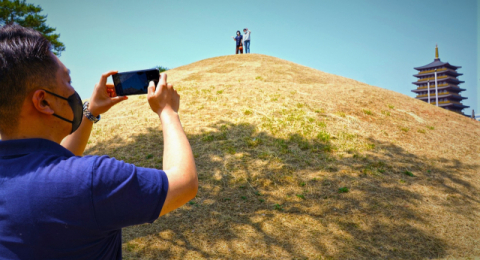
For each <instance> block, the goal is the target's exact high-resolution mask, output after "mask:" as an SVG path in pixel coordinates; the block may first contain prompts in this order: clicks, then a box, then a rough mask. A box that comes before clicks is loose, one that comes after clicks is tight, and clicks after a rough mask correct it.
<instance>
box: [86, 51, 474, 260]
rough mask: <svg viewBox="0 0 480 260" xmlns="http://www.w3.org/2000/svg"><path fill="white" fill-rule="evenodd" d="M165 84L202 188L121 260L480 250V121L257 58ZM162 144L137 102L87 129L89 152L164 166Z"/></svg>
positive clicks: (132, 235)
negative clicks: (176, 104)
mask: <svg viewBox="0 0 480 260" xmlns="http://www.w3.org/2000/svg"><path fill="white" fill-rule="evenodd" d="M168 81H169V82H170V83H172V84H174V86H175V87H176V88H177V89H178V92H179V93H180V95H181V106H180V116H181V119H182V123H183V126H184V128H185V131H186V133H187V135H188V138H189V140H190V143H191V145H192V148H193V152H194V155H195V158H196V163H197V169H198V173H199V179H200V188H199V192H198V196H197V197H196V198H195V199H194V200H192V201H191V202H190V203H188V204H187V205H186V206H183V207H182V208H180V209H178V210H176V211H174V212H172V213H170V214H168V215H166V216H164V217H162V218H160V219H159V220H157V221H156V222H155V223H154V224H151V225H150V224H146V225H141V226H136V227H130V228H127V229H125V230H124V233H123V242H124V244H123V249H124V258H126V259H138V258H139V259H268V258H275V259H307V258H308V259H376V258H378V259H380V258H382V259H384V258H388V259H423V258H449V257H467V256H474V255H476V256H478V255H480V246H479V242H480V199H479V195H480V192H479V191H480V181H479V154H480V149H479V147H480V141H479V137H480V129H479V123H478V122H476V121H472V120H470V119H468V118H466V117H464V116H461V115H458V114H455V113H453V112H450V111H447V110H444V109H441V108H437V107H435V106H433V105H429V104H427V103H425V102H422V101H419V100H416V99H413V98H411V97H408V96H405V95H402V94H399V93H396V92H393V91H389V90H386V89H382V88H378V87H374V86H370V85H367V84H364V83H361V82H358V81H355V80H352V79H348V78H344V77H340V76H336V75H332V74H328V73H324V72H321V71H318V70H315V69H311V68H308V67H304V66H301V65H298V64H295V63H292V62H288V61H285V60H281V59H278V58H274V57H269V56H265V55H258V54H249V55H230V56H223V57H216V58H211V59H206V60H202V61H199V62H196V63H193V64H190V65H187V66H183V67H179V68H176V69H173V70H170V71H168ZM383 87H388V86H383ZM406 87H409V86H406ZM162 143H163V140H162V134H161V125H160V122H159V120H158V118H157V116H156V115H155V114H154V113H153V112H151V111H150V109H149V107H148V104H147V100H146V96H137V97H131V98H130V99H129V100H128V101H126V102H124V103H121V105H119V106H117V107H115V108H113V109H112V110H111V111H109V112H108V113H107V114H105V115H104V116H103V120H102V122H101V123H99V124H97V125H95V128H94V130H93V132H92V138H91V139H90V142H89V145H88V147H87V151H86V154H98V155H102V154H108V155H110V156H112V157H115V158H117V159H120V160H124V161H126V162H129V163H134V164H136V165H139V166H145V167H158V168H161V167H162V150H163V147H162Z"/></svg>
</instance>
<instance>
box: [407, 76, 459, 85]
mask: <svg viewBox="0 0 480 260" xmlns="http://www.w3.org/2000/svg"><path fill="white" fill-rule="evenodd" d="M444 81H450V82H453V83H455V84H456V85H458V84H462V83H465V81H461V80H458V79H456V78H443V79H437V82H444ZM425 83H427V81H426V80H425V81H415V82H412V84H415V85H420V84H425ZM432 83H433V84H435V80H430V84H432ZM434 87H435V85H434Z"/></svg>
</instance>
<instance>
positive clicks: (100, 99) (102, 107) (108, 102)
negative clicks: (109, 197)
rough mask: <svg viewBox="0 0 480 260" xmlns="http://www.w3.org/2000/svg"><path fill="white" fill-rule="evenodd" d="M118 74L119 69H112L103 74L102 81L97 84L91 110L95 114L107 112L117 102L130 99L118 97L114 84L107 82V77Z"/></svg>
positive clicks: (90, 106) (90, 105)
mask: <svg viewBox="0 0 480 260" xmlns="http://www.w3.org/2000/svg"><path fill="white" fill-rule="evenodd" d="M115 74H117V71H115V70H111V71H109V72H106V73H104V74H102V76H101V77H100V81H99V82H98V83H97V84H95V89H94V90H93V93H92V96H91V97H90V104H89V108H88V109H89V111H90V113H92V115H94V116H98V115H100V114H103V113H105V112H107V111H108V110H109V109H110V108H111V107H113V106H114V105H116V104H117V103H119V102H121V101H124V100H126V99H128V97H126V96H124V97H117V96H116V94H115V93H114V91H113V90H114V85H113V84H111V83H107V78H108V77H109V76H111V75H115Z"/></svg>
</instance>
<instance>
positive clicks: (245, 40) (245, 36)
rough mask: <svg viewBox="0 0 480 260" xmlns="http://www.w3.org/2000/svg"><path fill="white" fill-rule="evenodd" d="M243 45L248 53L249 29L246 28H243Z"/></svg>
mask: <svg viewBox="0 0 480 260" xmlns="http://www.w3.org/2000/svg"><path fill="white" fill-rule="evenodd" d="M243 33H244V35H243V45H245V46H244V47H245V53H250V30H248V28H245V29H243Z"/></svg>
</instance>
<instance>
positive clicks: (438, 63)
mask: <svg viewBox="0 0 480 260" xmlns="http://www.w3.org/2000/svg"><path fill="white" fill-rule="evenodd" d="M442 66H446V67H450V68H454V69H459V68H461V67H462V66H454V65H451V64H450V63H448V62H442V61H441V60H440V59H435V60H434V61H433V62H431V63H429V64H427V65H425V66H421V67H416V68H414V69H416V70H423V69H430V68H436V67H442Z"/></svg>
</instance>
